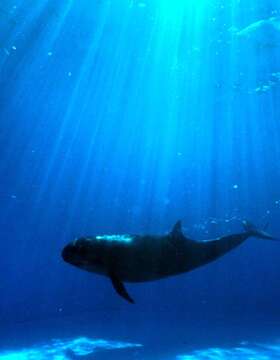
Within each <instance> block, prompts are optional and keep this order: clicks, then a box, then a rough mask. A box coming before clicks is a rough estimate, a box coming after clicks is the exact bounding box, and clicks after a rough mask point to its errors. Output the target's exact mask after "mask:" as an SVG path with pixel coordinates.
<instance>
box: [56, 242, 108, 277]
mask: <svg viewBox="0 0 280 360" xmlns="http://www.w3.org/2000/svg"><path fill="white" fill-rule="evenodd" d="M104 250H105V249H104V247H103V246H102V245H101V244H100V242H99V241H98V240H97V239H96V238H85V237H82V238H79V239H76V240H74V241H73V242H71V243H69V244H67V245H66V246H65V247H64V248H63V250H62V253H61V256H62V258H63V260H64V261H65V262H67V263H69V264H71V265H73V266H76V267H78V268H81V269H84V270H88V271H91V272H96V273H105V263H104V259H105V254H104V252H105V251H104Z"/></svg>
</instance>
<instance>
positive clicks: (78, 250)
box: [62, 221, 273, 303]
mask: <svg viewBox="0 0 280 360" xmlns="http://www.w3.org/2000/svg"><path fill="white" fill-rule="evenodd" d="M243 227H244V230H245V232H243V233H240V234H233V235H227V236H223V237H220V238H217V239H213V240H204V241H194V240H191V239H188V238H186V237H185V236H184V235H183V232H182V226H181V221H178V222H177V223H176V224H175V226H174V227H173V229H172V231H171V232H170V233H169V234H167V235H163V236H152V235H102V236H95V237H83V238H80V239H77V240H75V241H74V242H72V243H70V244H68V245H66V246H65V247H64V249H63V251H62V257H63V259H64V261H66V262H67V263H70V264H72V265H74V266H76V267H78V268H81V269H83V270H86V271H89V272H93V273H96V274H101V275H105V276H107V277H109V278H110V279H111V281H112V284H113V287H114V288H115V290H116V291H117V293H118V294H119V295H120V296H122V297H123V298H124V299H126V300H127V301H129V302H130V303H134V301H133V299H132V298H131V297H130V296H129V294H128V292H127V291H126V289H125V286H124V284H123V283H124V282H135V283H137V282H145V281H151V280H159V279H162V278H166V277H168V276H173V275H178V274H182V273H185V272H188V271H191V270H193V269H196V268H198V267H200V266H202V265H205V264H208V263H210V262H212V261H214V260H216V259H218V258H219V257H221V256H223V255H225V254H226V253H228V252H229V251H231V250H232V249H234V248H236V247H237V246H239V245H241V244H242V243H243V242H244V241H245V240H246V239H248V238H249V237H251V236H252V237H257V238H262V239H271V240H273V238H272V237H271V236H270V235H269V234H267V233H266V232H265V231H264V230H259V229H257V228H256V227H255V226H254V225H252V224H250V223H249V222H247V221H243Z"/></svg>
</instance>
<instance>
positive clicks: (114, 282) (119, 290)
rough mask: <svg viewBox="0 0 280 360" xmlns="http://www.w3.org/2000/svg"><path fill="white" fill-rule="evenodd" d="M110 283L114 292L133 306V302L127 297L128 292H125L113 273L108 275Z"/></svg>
mask: <svg viewBox="0 0 280 360" xmlns="http://www.w3.org/2000/svg"><path fill="white" fill-rule="evenodd" d="M109 277H110V279H111V281H112V285H113V287H114V289H115V290H116V292H117V293H118V294H119V295H120V296H121V297H123V298H124V299H125V300H127V301H128V302H130V303H131V304H134V300H133V299H132V298H131V297H130V296H129V294H128V292H127V291H126V288H125V286H124V284H123V283H122V281H121V280H120V279H119V278H118V276H117V275H116V274H114V273H110V275H109Z"/></svg>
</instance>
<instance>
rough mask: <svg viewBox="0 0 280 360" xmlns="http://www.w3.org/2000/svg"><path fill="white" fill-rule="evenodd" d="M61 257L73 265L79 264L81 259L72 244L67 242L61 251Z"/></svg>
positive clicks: (81, 262)
mask: <svg viewBox="0 0 280 360" xmlns="http://www.w3.org/2000/svg"><path fill="white" fill-rule="evenodd" d="M61 256H62V259H63V260H64V261H65V262H67V263H69V264H71V265H75V266H81V265H82V264H83V261H82V259H81V257H80V256H79V255H78V254H77V249H76V247H75V245H74V244H68V245H66V246H65V247H64V249H63V250H62V253H61Z"/></svg>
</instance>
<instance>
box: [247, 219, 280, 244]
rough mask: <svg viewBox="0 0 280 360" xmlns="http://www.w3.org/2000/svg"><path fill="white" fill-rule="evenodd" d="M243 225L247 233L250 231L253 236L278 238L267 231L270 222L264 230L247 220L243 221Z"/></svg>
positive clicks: (270, 238)
mask: <svg viewBox="0 0 280 360" xmlns="http://www.w3.org/2000/svg"><path fill="white" fill-rule="evenodd" d="M242 225H243V227H244V230H245V231H246V232H247V233H249V234H250V235H251V236H254V237H256V238H259V239H267V240H277V239H275V238H274V237H273V236H271V235H270V234H269V233H267V232H266V229H267V227H268V224H266V226H265V227H264V229H263V230H261V229H258V228H257V227H256V226H255V225H254V224H252V223H250V222H249V221H247V220H244V221H242Z"/></svg>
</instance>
